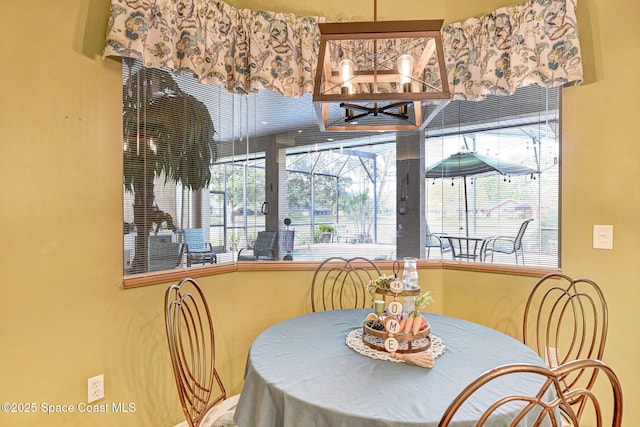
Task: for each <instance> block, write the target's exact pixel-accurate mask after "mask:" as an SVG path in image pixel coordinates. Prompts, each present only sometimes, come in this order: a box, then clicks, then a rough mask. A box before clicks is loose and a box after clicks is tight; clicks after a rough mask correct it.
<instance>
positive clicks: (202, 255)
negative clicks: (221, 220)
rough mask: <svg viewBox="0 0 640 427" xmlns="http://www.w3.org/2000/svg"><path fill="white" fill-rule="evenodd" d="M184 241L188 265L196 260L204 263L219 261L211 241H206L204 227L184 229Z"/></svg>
mask: <svg viewBox="0 0 640 427" xmlns="http://www.w3.org/2000/svg"><path fill="white" fill-rule="evenodd" d="M184 243H185V252H186V254H187V267H191V264H193V263H194V262H195V263H201V264H203V265H204V264H206V263H209V264H215V263H216V262H218V259H217V257H216V251H214V249H213V246H211V243H209V242H205V236H204V230H203V229H202V228H187V229H186V230H184Z"/></svg>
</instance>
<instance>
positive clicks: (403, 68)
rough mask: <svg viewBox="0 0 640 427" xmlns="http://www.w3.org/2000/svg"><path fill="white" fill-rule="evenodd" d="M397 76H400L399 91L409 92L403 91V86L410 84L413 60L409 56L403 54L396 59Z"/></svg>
mask: <svg viewBox="0 0 640 427" xmlns="http://www.w3.org/2000/svg"><path fill="white" fill-rule="evenodd" d="M398 74H399V75H400V90H401V91H403V92H410V90H405V89H404V86H405V84H407V83H411V75H412V74H413V58H412V57H411V55H408V54H406V53H405V54H404V55H400V57H399V58H398Z"/></svg>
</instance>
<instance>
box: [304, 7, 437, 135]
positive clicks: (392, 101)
mask: <svg viewBox="0 0 640 427" xmlns="http://www.w3.org/2000/svg"><path fill="white" fill-rule="evenodd" d="M374 9H375V1H374ZM442 22H443V21H442V20H421V21H380V22H379V21H377V20H374V21H372V22H345V23H321V24H318V25H319V30H320V49H319V56H318V65H317V69H316V75H315V84H314V91H313V103H314V109H315V112H316V116H317V120H318V124H319V125H320V129H321V130H323V131H351V130H354V131H387V130H389V131H402V130H423V129H424V128H425V127H426V125H427V124H428V123H429V121H430V120H431V119H432V118H433V117H435V115H436V114H437V113H438V112H439V111H440V110H441V109H442V108H443V107H444V106H445V105H446V104H447V103H448V101H449V98H450V94H449V84H448V79H447V74H446V68H445V63H444V51H443V47H442V36H441V34H440V29H441V28H442Z"/></svg>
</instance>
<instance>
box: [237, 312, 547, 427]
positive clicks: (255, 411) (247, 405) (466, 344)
mask: <svg viewBox="0 0 640 427" xmlns="http://www.w3.org/2000/svg"><path fill="white" fill-rule="evenodd" d="M370 311H371V310H366V309H365V310H358V309H356V310H335V311H328V312H321V313H312V314H308V315H305V316H300V317H296V318H292V319H288V320H286V321H283V322H281V323H279V324H277V325H274V326H273V327H271V328H269V329H267V330H266V331H264V332H263V333H262V334H261V335H260V336H258V338H256V340H255V341H254V343H253V344H252V346H251V350H250V352H249V357H248V361H247V367H246V373H245V384H244V387H243V390H242V394H241V396H240V402H239V404H238V408H237V411H236V422H237V423H238V426H239V427H275V426H278V427H280V426H284V427H316V426H317V427H341V426H343V427H378V426H380V427H382V426H385V427H387V426H393V427H399V426H402V427H418V426H419V427H426V426H437V424H438V422H439V420H440V418H441V417H442V415H443V413H444V411H445V409H446V408H447V407H448V406H449V404H450V403H451V401H452V400H453V398H454V397H455V396H457V395H458V393H459V392H460V391H461V390H462V389H463V388H464V387H465V386H466V385H467V384H469V383H470V382H471V381H472V380H473V379H475V378H476V377H477V376H478V375H480V374H481V373H483V372H484V371H486V370H488V369H491V368H495V367H496V366H499V365H503V364H507V363H532V364H538V365H543V364H544V363H543V361H542V360H541V359H540V357H539V356H538V355H537V354H536V353H535V352H533V351H532V350H531V349H529V348H528V347H526V346H525V345H524V344H522V343H521V342H519V341H517V340H515V339H513V338H511V337H509V336H507V335H505V334H502V333H500V332H498V331H495V330H493V329H489V328H487V327H484V326H481V325H478V324H475V323H471V322H467V321H464V320H460V319H455V318H452V317H446V316H439V315H435V314H427V318H428V320H429V323H430V324H431V332H432V334H434V335H436V336H438V337H440V338H441V339H442V340H443V342H444V345H445V346H446V351H445V353H444V354H443V355H442V356H440V357H439V358H437V359H436V361H435V366H434V367H433V368H431V369H427V368H422V367H418V366H414V365H409V364H406V363H397V362H393V361H385V360H375V359H372V358H369V357H366V356H363V355H361V354H359V353H357V352H356V351H354V350H353V349H351V348H350V347H348V346H347V345H346V344H345V337H346V335H347V334H348V333H349V332H350V331H352V330H353V329H354V328H357V327H359V326H360V325H361V324H362V321H363V319H364V318H365V316H366V314H367V313H368V312H370ZM531 381H532V380H529V379H527V378H519V379H518V383H517V384H509V383H505V384H503V385H502V386H501V389H502V390H504V389H505V388H510V387H513V388H514V389H519V390H522V389H523V387H524V388H525V389H526V388H527V387H531V389H532V390H537V389H538V387H539V384H538V383H537V382H535V381H533V382H532V383H530V384H528V383H527V382H531ZM494 397H495V396H491V395H488V396H485V398H486V401H488V402H493V400H490V399H492V398H494ZM481 399H482V396H481ZM481 403H482V402H481ZM480 406H481V405H480ZM482 409H484V408H482ZM469 411H470V412H469V413H464V412H463V413H462V415H463V418H466V419H467V420H468V421H465V420H464V419H463V420H462V421H460V422H459V423H458V424H455V425H460V426H466V425H473V421H474V420H476V419H477V410H473V409H470V410H469ZM505 425H506V424H505ZM523 425H525V424H523Z"/></svg>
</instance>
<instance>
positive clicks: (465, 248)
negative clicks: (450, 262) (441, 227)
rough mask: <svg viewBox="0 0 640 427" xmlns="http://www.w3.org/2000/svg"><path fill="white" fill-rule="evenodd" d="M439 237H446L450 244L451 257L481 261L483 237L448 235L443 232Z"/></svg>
mask: <svg viewBox="0 0 640 427" xmlns="http://www.w3.org/2000/svg"><path fill="white" fill-rule="evenodd" d="M441 238H444V239H447V240H448V241H449V244H450V245H451V254H452V256H453V259H467V260H473V261H476V260H480V261H482V256H483V253H482V252H483V250H484V245H485V238H484V237H472V236H450V235H448V234H445V235H443V236H441Z"/></svg>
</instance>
